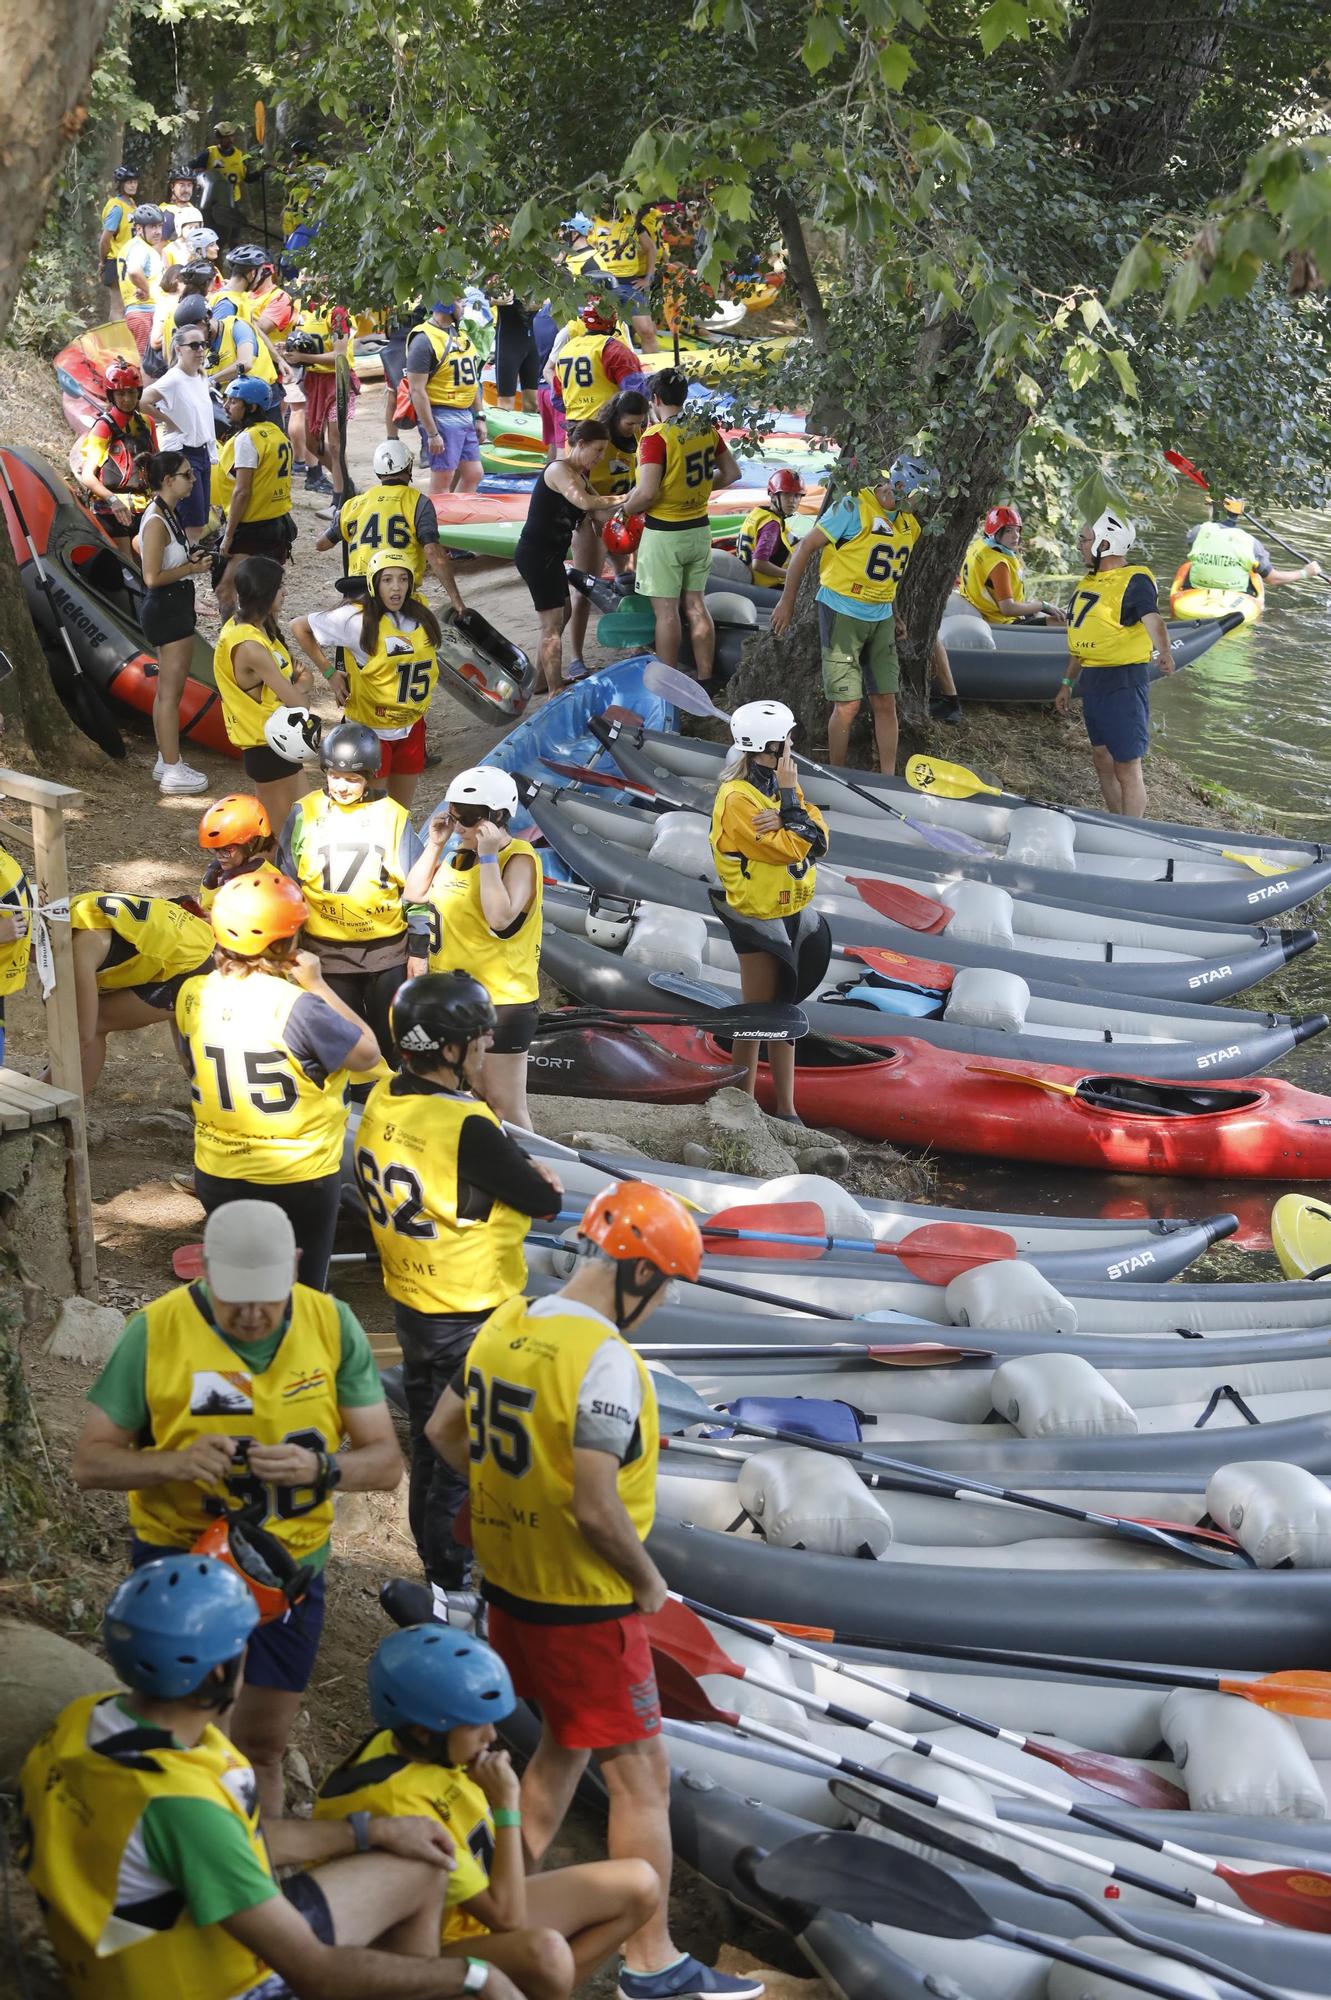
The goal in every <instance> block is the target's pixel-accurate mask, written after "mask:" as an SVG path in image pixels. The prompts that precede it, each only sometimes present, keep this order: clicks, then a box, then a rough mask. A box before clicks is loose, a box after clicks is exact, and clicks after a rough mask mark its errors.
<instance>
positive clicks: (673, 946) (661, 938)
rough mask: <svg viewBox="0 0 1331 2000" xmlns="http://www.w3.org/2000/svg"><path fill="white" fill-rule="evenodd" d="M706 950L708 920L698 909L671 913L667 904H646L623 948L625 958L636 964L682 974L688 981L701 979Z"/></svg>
mask: <svg viewBox="0 0 1331 2000" xmlns="http://www.w3.org/2000/svg"><path fill="white" fill-rule="evenodd" d="M706 951H707V920H706V918H705V917H702V916H700V915H699V914H698V912H697V911H696V910H668V909H666V908H665V906H664V905H659V906H655V907H653V906H651V905H647V906H644V908H642V909H641V910H639V912H638V916H637V920H636V922H635V923H634V926H633V931H632V934H631V936H630V937H629V941H628V943H627V944H626V945H625V946H624V957H625V958H626V959H627V960H629V961H630V962H631V963H632V964H634V965H646V966H650V967H652V968H654V969H657V970H659V971H661V972H679V973H683V974H684V975H685V977H686V978H689V979H701V978H702V977H703V960H704V957H705V954H706Z"/></svg>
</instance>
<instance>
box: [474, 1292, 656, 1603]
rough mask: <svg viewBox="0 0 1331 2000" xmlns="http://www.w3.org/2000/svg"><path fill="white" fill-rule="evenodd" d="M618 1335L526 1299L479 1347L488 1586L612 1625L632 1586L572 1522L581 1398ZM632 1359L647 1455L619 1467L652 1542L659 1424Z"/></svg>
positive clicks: (498, 1317)
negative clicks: (591, 1371)
mask: <svg viewBox="0 0 1331 2000" xmlns="http://www.w3.org/2000/svg"><path fill="white" fill-rule="evenodd" d="M620 1338H621V1336H620V1335H619V1334H617V1333H614V1332H612V1331H611V1329H610V1328H609V1327H608V1326H607V1325H606V1324H605V1322H604V1321H603V1320H600V1319H592V1318H590V1317H589V1316H588V1315H587V1314H585V1313H582V1312H579V1311H578V1310H577V1308H576V1307H574V1306H570V1307H569V1309H568V1311H567V1312H555V1313H540V1314H532V1313H529V1312H528V1311H527V1305H526V1301H525V1300H524V1299H511V1300H510V1301H509V1302H508V1304H507V1305H503V1306H500V1308H499V1310H498V1312H496V1313H492V1314H491V1316H490V1318H489V1319H488V1320H487V1321H486V1322H485V1325H484V1326H483V1327H482V1328H481V1330H480V1332H479V1333H478V1334H477V1335H476V1338H475V1340H474V1341H473V1342H472V1346H471V1352H470V1354H469V1355H468V1356H467V1411H468V1417H469V1421H470V1425H471V1531H472V1541H473V1544H474V1546H475V1550H476V1558H477V1561H478V1562H479V1563H480V1566H481V1569H482V1570H483V1572H484V1574H485V1581H486V1583H487V1584H489V1585H493V1586H494V1588H495V1589H496V1591H498V1592H502V1593H503V1596H504V1597H505V1598H517V1599H519V1600H521V1601H522V1602H524V1603H526V1604H528V1605H531V1606H533V1607H536V1606H539V1607H543V1608H544V1609H545V1610H546V1611H547V1612H554V1611H558V1610H561V1609H562V1610H568V1611H572V1612H577V1611H598V1610H599V1611H602V1612H604V1613H605V1614H606V1616H608V1617H609V1616H622V1615H626V1614H627V1613H628V1612H630V1611H631V1610H632V1609H633V1595H632V1592H631V1591H630V1589H629V1587H628V1585H627V1584H626V1583H625V1581H624V1579H623V1577H622V1576H621V1575H620V1574H619V1571H618V1570H617V1569H614V1568H613V1567H612V1566H611V1565H610V1564H609V1563H608V1562H607V1561H606V1560H605V1557H604V1556H600V1555H598V1554H597V1553H596V1551H595V1549H593V1548H592V1546H591V1544H590V1543H589V1542H588V1541H587V1540H586V1539H585V1538H584V1536H583V1534H582V1531H581V1529H580V1528H579V1527H578V1524H577V1522H576V1520H575V1519H574V1517H573V1432H574V1426H575V1424H576V1422H577V1405H578V1391H579V1389H580V1388H581V1386H582V1378H583V1376H584V1375H585V1374H586V1372H587V1367H588V1364H589V1362H590V1361H591V1359H592V1356H593V1355H594V1354H595V1353H596V1351H597V1349H598V1348H600V1347H602V1346H603V1345H604V1344H605V1342H606V1341H607V1340H619V1339H620ZM624 1345H625V1346H626V1347H627V1346H628V1343H627V1341H625V1342H624ZM629 1352H630V1353H633V1350H632V1348H630V1349H629ZM633 1360H634V1365H635V1367H636V1368H637V1371H638V1379H639V1381H640V1383H641V1385H642V1416H641V1420H640V1426H639V1438H638V1445H639V1450H638V1452H637V1455H636V1456H635V1457H632V1458H630V1460H629V1462H628V1463H627V1464H626V1465H622V1466H621V1467H620V1469H619V1474H618V1480H617V1484H618V1488H619V1497H620V1499H621V1500H622V1501H623V1503H624V1506H625V1508H626V1510H627V1512H628V1516H629V1519H630V1520H631V1522H632V1523H633V1529H634V1532H635V1534H637V1535H638V1537H639V1539H640V1540H642V1541H646V1539H647V1536H648V1534H649V1533H650V1532H651V1526H652V1521H653V1519H654V1517H655V1513H656V1461H657V1455H658V1453H659V1451H660V1436H659V1418H658V1416H657V1409H656V1391H655V1389H654V1388H653V1386H652V1378H651V1376H650V1375H649V1374H648V1372H647V1370H646V1368H645V1367H644V1366H643V1364H642V1362H641V1361H640V1360H639V1358H638V1356H637V1355H636V1354H634V1355H633ZM501 1601H502V1599H501Z"/></svg>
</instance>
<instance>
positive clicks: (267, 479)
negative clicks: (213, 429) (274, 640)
mask: <svg viewBox="0 0 1331 2000" xmlns="http://www.w3.org/2000/svg"><path fill="white" fill-rule="evenodd" d="M225 401H226V414H227V422H228V423H229V424H231V425H232V426H233V430H232V435H231V436H230V437H229V438H228V439H227V440H226V443H225V444H224V445H223V446H222V448H221V450H220V451H219V453H218V457H217V471H216V478H215V483H216V489H217V492H218V495H219V497H220V499H221V502H222V505H223V506H224V507H225V508H226V522H225V524H224V526H223V529H222V539H221V542H220V543H219V544H218V549H217V554H216V556H215V558H214V561H213V590H214V592H215V593H216V596H217V603H218V607H219V609H220V610H221V611H222V612H223V614H224V615H225V616H226V617H228V618H229V617H231V616H233V615H234V612H235V608H236V590H235V574H236V570H237V568H238V567H239V565H240V563H241V561H242V559H243V558H244V557H246V556H268V557H270V558H271V559H272V561H273V562H276V563H284V564H285V563H288V562H290V560H291V550H292V547H293V545H294V543H295V540H296V522H295V517H294V515H293V514H292V512H291V445H290V442H289V441H288V439H287V436H286V433H285V432H284V431H283V430H282V429H281V427H280V426H279V425H278V424H276V423H274V421H273V412H272V405H271V401H270V398H269V392H268V388H267V386H266V384H264V383H263V382H260V381H259V380H258V379H257V378H256V377H254V376H249V375H247V376H242V377H241V378H240V380H239V381H235V382H232V383H231V384H230V386H229V387H228V389H227V391H226V398H225Z"/></svg>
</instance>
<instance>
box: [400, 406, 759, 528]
mask: <svg viewBox="0 0 1331 2000" xmlns="http://www.w3.org/2000/svg"><path fill="white" fill-rule="evenodd" d="M504 414H505V415H506V416H511V415H512V414H513V413H512V411H511V410H508V411H505V413H504ZM715 497H716V501H717V511H715V512H713V513H712V514H711V516H710V526H711V531H712V540H713V541H714V542H733V541H734V539H735V537H736V535H737V534H738V533H739V531H740V528H741V526H742V525H743V521H744V513H743V511H742V503H737V502H736V501H735V500H731V501H730V502H729V503H728V511H724V512H723V511H720V502H721V501H722V500H724V499H725V495H724V494H721V493H719V494H717V495H716V496H715ZM432 498H433V502H434V510H435V513H436V514H437V515H438V517H439V525H440V528H441V529H442V531H443V534H442V540H443V541H444V543H445V545H446V546H447V547H448V548H450V549H461V550H463V551H464V552H465V553H466V554H468V555H474V556H489V557H490V558H491V559H492V560H493V561H495V562H511V561H512V560H513V551H514V549H516V547H517V545H518V536H519V535H520V534H521V533H522V524H523V522H524V521H525V520H526V518H527V507H528V503H529V495H528V494H527V493H505V494H496V495H495V496H494V498H493V499H489V500H487V499H485V498H483V497H482V498H480V499H477V497H476V496H475V495H474V494H469V493H436V494H434V495H433V496H432Z"/></svg>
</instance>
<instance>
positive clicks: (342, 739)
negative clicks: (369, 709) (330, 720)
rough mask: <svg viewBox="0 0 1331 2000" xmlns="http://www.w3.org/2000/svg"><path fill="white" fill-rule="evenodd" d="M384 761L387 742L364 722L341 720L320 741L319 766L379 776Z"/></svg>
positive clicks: (349, 773)
mask: <svg viewBox="0 0 1331 2000" xmlns="http://www.w3.org/2000/svg"><path fill="white" fill-rule="evenodd" d="M383 761H384V746H383V744H382V743H381V742H380V741H379V738H378V737H377V736H376V735H375V733H374V731H373V730H372V729H367V728H366V726H365V724H364V723H363V722H339V723H338V725H337V727H336V729H330V730H329V731H328V734H327V735H326V736H325V737H324V739H323V742H322V743H321V744H320V745H319V769H320V770H321V771H338V772H340V773H341V775H342V776H343V777H344V778H374V777H377V776H378V774H379V766H380V765H381V764H382V763H383Z"/></svg>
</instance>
